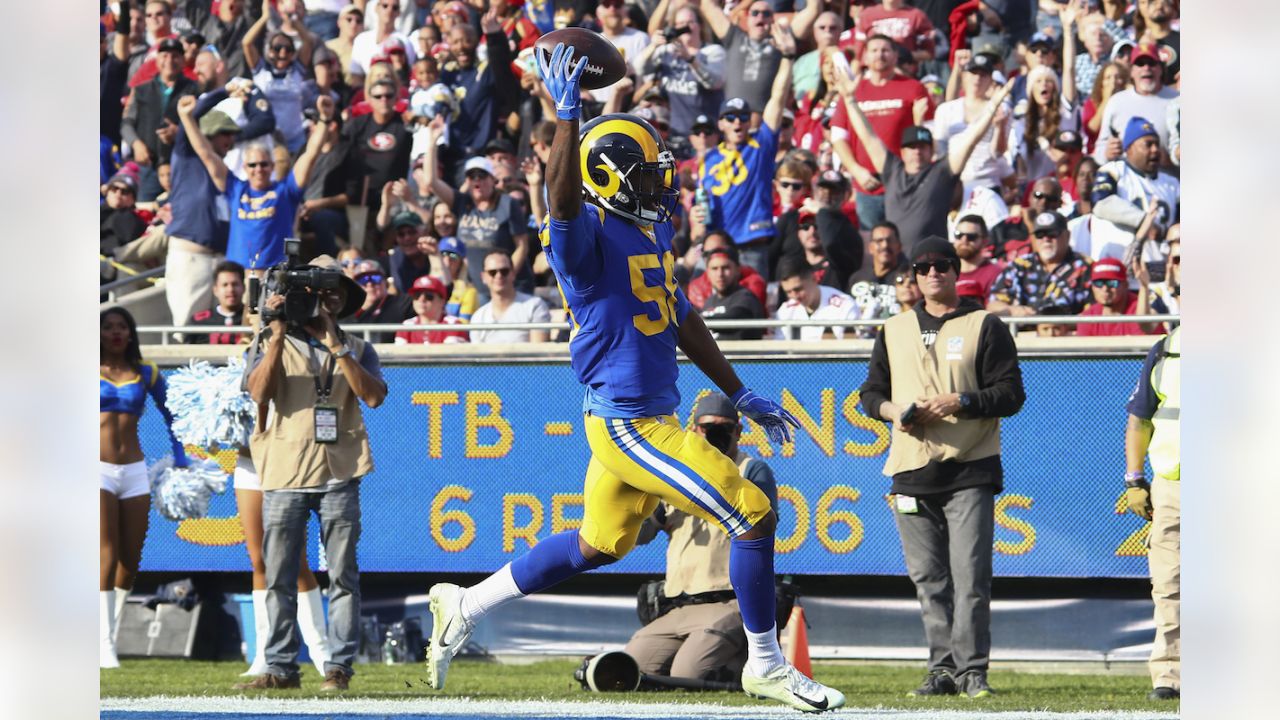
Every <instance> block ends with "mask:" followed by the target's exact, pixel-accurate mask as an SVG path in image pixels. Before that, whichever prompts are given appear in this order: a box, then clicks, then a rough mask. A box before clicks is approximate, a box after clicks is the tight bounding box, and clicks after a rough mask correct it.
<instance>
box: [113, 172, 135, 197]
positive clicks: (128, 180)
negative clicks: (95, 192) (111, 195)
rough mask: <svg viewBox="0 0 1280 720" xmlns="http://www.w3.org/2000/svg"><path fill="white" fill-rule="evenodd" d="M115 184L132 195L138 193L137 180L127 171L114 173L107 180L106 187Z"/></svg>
mask: <svg viewBox="0 0 1280 720" xmlns="http://www.w3.org/2000/svg"><path fill="white" fill-rule="evenodd" d="M112 185H116V186H118V187H122V188H124V189H126V190H128V191H129V192H131V193H133V194H134V195H137V194H138V180H137V178H135V177H134V176H132V175H130V174H129V173H116V174H115V175H113V176H111V179H110V180H108V181H107V187H111V186H112Z"/></svg>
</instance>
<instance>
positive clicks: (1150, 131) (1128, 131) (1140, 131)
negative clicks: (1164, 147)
mask: <svg viewBox="0 0 1280 720" xmlns="http://www.w3.org/2000/svg"><path fill="white" fill-rule="evenodd" d="M1159 134H1160V133H1158V132H1156V126H1155V125H1152V124H1151V121H1150V120H1148V119H1146V118H1144V117H1131V118H1129V122H1128V123H1127V124H1125V126H1124V149H1125V150H1128V149H1129V146H1130V145H1132V144H1134V143H1136V142H1138V141H1139V140H1141V139H1142V138H1144V137H1146V136H1148V135H1157V136H1158V135H1159Z"/></svg>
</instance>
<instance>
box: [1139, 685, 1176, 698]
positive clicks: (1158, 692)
mask: <svg viewBox="0 0 1280 720" xmlns="http://www.w3.org/2000/svg"><path fill="white" fill-rule="evenodd" d="M1180 697H1182V693H1181V692H1179V691H1178V688H1171V687H1165V686H1161V687H1158V688H1156V689H1155V690H1152V691H1151V692H1149V693H1147V699H1148V700H1177V699H1178V698H1180Z"/></svg>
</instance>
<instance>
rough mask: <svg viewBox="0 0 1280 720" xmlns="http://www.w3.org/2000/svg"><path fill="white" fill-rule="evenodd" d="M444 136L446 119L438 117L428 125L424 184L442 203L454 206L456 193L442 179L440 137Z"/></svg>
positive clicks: (423, 160) (423, 159)
mask: <svg viewBox="0 0 1280 720" xmlns="http://www.w3.org/2000/svg"><path fill="white" fill-rule="evenodd" d="M443 134H444V117H443V116H441V115H437V116H435V117H434V118H431V123H430V124H429V125H427V151H426V152H425V153H423V156H422V174H423V175H424V176H425V177H424V178H423V181H424V184H425V185H426V186H427V188H429V190H430V192H431V194H432V195H435V196H436V197H437V198H440V202H443V203H444V204H445V205H448V206H450V207H452V206H453V198H454V192H453V187H452V186H451V185H449V183H447V182H445V181H443V180H441V179H440V166H439V160H438V156H439V154H440V136H441V135H443Z"/></svg>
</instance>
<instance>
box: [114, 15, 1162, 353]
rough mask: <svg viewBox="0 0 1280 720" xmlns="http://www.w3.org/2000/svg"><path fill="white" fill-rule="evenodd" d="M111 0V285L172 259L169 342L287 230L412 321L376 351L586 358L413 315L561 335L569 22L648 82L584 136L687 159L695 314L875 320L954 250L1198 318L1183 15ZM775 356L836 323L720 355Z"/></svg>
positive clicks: (1047, 300)
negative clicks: (549, 229) (558, 147)
mask: <svg viewBox="0 0 1280 720" xmlns="http://www.w3.org/2000/svg"><path fill="white" fill-rule="evenodd" d="M100 9H101V13H102V14H101V47H100V58H101V60H100V78H101V97H100V99H101V118H100V132H101V146H100V164H101V170H100V176H101V177H100V179H101V187H100V191H101V195H102V198H101V237H100V250H99V252H100V259H101V260H102V266H103V273H102V281H103V283H104V284H105V283H107V282H110V281H112V280H115V279H117V278H119V277H124V276H125V275H126V274H127V273H132V272H136V271H138V270H140V269H142V268H146V267H154V266H158V265H164V267H165V272H164V275H165V279H164V287H165V295H166V300H167V303H168V307H169V310H170V313H171V315H172V318H173V322H174V324H175V325H209V324H213V325H238V324H241V323H242V317H241V313H242V311H243V299H242V298H243V294H244V292H243V281H242V279H241V278H242V277H243V273H244V272H246V271H247V272H248V273H254V272H260V271H261V270H263V269H265V268H268V267H270V266H272V265H275V264H276V263H279V262H281V261H282V260H283V259H284V243H283V240H284V238H286V237H300V238H301V239H302V240H303V248H304V251H303V257H302V258H301V259H302V260H303V261H307V260H308V259H310V258H311V257H314V256H317V255H320V254H329V255H332V256H335V257H337V258H338V259H339V261H340V262H341V264H342V267H343V268H344V270H345V272H346V273H347V274H348V275H349V276H350V277H352V278H353V279H354V280H355V281H356V282H358V283H359V284H361V285H362V286H363V287H364V288H366V290H367V295H366V299H365V302H364V306H363V307H361V308H360V310H359V311H357V312H356V314H355V315H354V316H353V317H351V318H348V319H347V321H348V322H350V323H385V324H388V325H393V326H397V327H395V328H388V331H387V332H386V333H383V334H382V335H383V337H375V338H374V340H375V342H388V343H389V342H393V341H394V342H397V343H439V342H466V341H470V342H512V341H535V342H536V341H545V340H563V339H567V332H559V333H555V332H553V333H547V332H545V331H532V332H530V331H524V332H512V331H488V332H483V333H480V332H477V333H470V334H469V333H467V332H465V331H462V330H456V331H454V330H450V331H420V330H415V329H411V328H405V327H399V326H405V325H408V326H414V325H422V324H436V323H448V324H456V325H459V326H463V325H465V324H467V323H471V324H479V323H493V322H539V321H548V320H552V319H558V318H562V317H563V309H562V307H561V305H562V303H561V298H560V294H559V292H558V291H557V290H556V288H555V278H554V275H553V273H552V272H551V270H550V268H549V266H548V263H547V261H546V259H545V258H544V256H543V255H542V252H541V246H540V243H539V242H538V236H539V225H540V223H541V221H542V218H543V217H544V215H545V213H546V207H545V201H544V192H545V186H544V167H545V163H546V162H547V158H548V153H549V152H550V144H551V137H552V134H553V131H554V123H553V122H552V120H554V117H555V111H554V105H553V103H552V101H551V99H550V97H549V96H548V94H547V93H546V91H545V89H544V88H543V87H542V84H541V81H540V80H539V78H538V73H537V72H536V71H535V69H534V66H533V62H534V58H533V53H534V48H533V44H534V42H535V40H536V39H537V38H538V37H539V36H540V35H541V34H544V33H547V32H550V31H552V30H554V29H557V28H562V27H567V26H580V27H587V28H591V29H594V30H597V31H599V32H601V33H602V34H603V35H604V36H605V37H607V38H609V39H610V40H611V41H612V42H613V43H614V44H615V45H616V46H617V47H618V48H619V50H620V51H621V52H622V54H623V57H624V59H625V60H626V63H627V66H628V74H627V77H626V78H625V79H624V80H622V81H621V82H619V83H617V84H616V85H614V86H612V87H609V88H606V89H603V90H594V91H590V90H584V91H583V100H584V117H583V121H584V122H585V121H586V120H588V119H590V118H591V117H594V116H596V115H599V114H603V113H610V112H630V113H633V114H635V115H637V116H639V117H642V118H644V119H645V120H647V121H648V122H649V123H650V124H652V125H653V126H654V127H655V128H656V129H657V131H658V132H659V133H660V134H661V135H662V136H663V137H664V138H665V139H666V141H667V143H668V145H669V148H670V149H671V150H672V151H673V153H674V154H675V156H676V158H677V159H678V160H679V163H680V165H679V168H680V169H679V174H678V177H677V183H678V188H679V193H680V205H679V207H678V209H677V212H676V215H675V218H674V220H673V222H674V223H675V224H676V227H677V240H676V251H677V257H676V258H675V269H676V274H677V276H678V278H679V279H680V282H681V284H682V286H683V287H684V289H685V292H686V294H687V295H688V297H689V299H690V301H691V302H692V303H693V305H694V306H695V307H697V308H698V309H699V310H700V311H701V313H702V314H703V316H704V317H706V318H708V319H721V318H738V319H749V318H766V317H776V318H798V319H804V318H813V319H831V320H845V319H887V318H889V317H892V316H893V315H896V314H898V313H900V312H903V311H904V310H907V309H910V308H911V307H913V306H914V305H915V303H917V302H918V301H919V299H920V291H919V289H918V288H917V287H916V277H915V271H914V270H913V268H912V267H911V265H910V263H908V261H907V259H906V258H907V257H909V256H910V254H911V250H912V248H913V247H914V246H915V245H916V244H917V243H919V242H921V241H922V240H924V239H926V238H928V237H933V236H938V237H943V238H945V239H946V240H948V241H949V242H951V243H952V244H953V245H954V247H955V248H956V252H957V254H958V256H959V258H960V262H961V268H960V269H961V277H960V284H959V291H960V294H961V295H962V296H965V297H972V298H975V299H977V300H978V301H980V302H981V303H984V304H985V306H986V307H987V309H988V310H990V311H992V312H994V313H996V314H1000V315H1010V316H1045V315H1083V316H1090V315H1130V316H1142V315H1148V314H1160V313H1172V314H1176V313H1177V312H1178V305H1179V270H1180V264H1179V263H1180V258H1181V253H1180V238H1181V234H1180V230H1179V225H1178V214H1179V204H1180V190H1179V183H1178V179H1177V177H1178V163H1179V159H1180V157H1181V147H1180V139H1179V138H1180V133H1179V124H1180V114H1179V113H1180V110H1179V109H1180V103H1179V99H1178V91H1177V89H1176V88H1177V87H1178V82H1179V77H1180V75H1179V72H1180V66H1181V57H1180V54H1179V27H1180V25H1179V19H1178V15H1179V13H1178V3H1177V2H1176V1H1175V0H1138V2H1137V3H1136V4H1127V3H1125V2H1121V1H1120V0H1069V1H1068V2H1058V1H1057V0H1040V1H1039V2H1038V3H1037V2H1035V0H967V1H963V2H962V1H959V0H915V2H910V3H909V2H905V1H904V0H874V1H873V0H835V1H834V2H829V1H825V0H822V1H820V0H809V1H808V2H803V0H797V1H796V2H794V3H793V2H792V0H742V1H740V2H732V1H730V2H728V3H725V2H721V1H720V0H700V2H695V1H694V0H656V1H655V0H599V2H596V1H595V0H468V1H467V2H463V1H462V0H448V1H445V0H355V1H354V2H346V1H345V0H261V1H260V2H253V1H245V0H176V1H174V2H170V1H168V0H149V1H148V0H141V1H139V0H134V1H133V2H129V1H122V2H110V3H108V2H103V3H101V6H100ZM188 96H190V97H191V99H190V100H187V99H186V98H187V97H188ZM926 272H927V269H926ZM1035 330H1036V332H1037V333H1038V334H1042V335H1062V334H1070V333H1072V332H1075V333H1077V334H1081V335H1086V334H1138V333H1146V332H1162V331H1163V328H1162V326H1161V325H1159V324H1158V323H1147V322H1142V321H1141V320H1138V319H1136V318H1135V319H1134V320H1133V321H1128V322H1121V323H1108V324H1084V323H1081V324H1079V325H1078V326H1074V327H1073V326H1072V325H1063V324H1047V323H1046V324H1042V325H1040V326H1036V328H1035ZM851 332H855V333H858V334H861V335H866V334H869V331H868V330H866V329H865V328H859V329H857V330H855V331H851ZM762 334H763V335H766V336H769V337H779V338H786V337H799V338H803V339H818V338H821V337H824V336H837V337H839V336H842V335H844V334H845V331H844V330H843V329H841V328H826V329H824V328H815V327H806V328H802V329H793V330H791V331H790V332H787V331H780V332H768V333H761V331H759V330H756V331H750V330H746V331H739V330H734V331H727V332H722V334H721V335H720V337H723V338H735V339H737V338H742V339H751V338H758V337H761V336H762ZM188 339H189V340H191V341H200V342H206V341H208V342H234V341H236V340H237V338H236V337H235V336H234V335H230V334H225V333H223V334H214V335H212V336H205V335H200V334H196V333H190V334H188Z"/></svg>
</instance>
